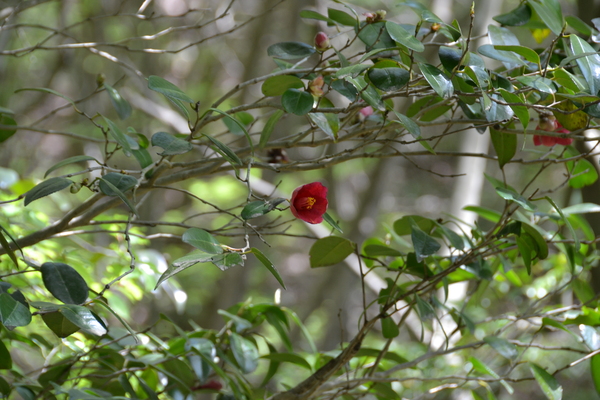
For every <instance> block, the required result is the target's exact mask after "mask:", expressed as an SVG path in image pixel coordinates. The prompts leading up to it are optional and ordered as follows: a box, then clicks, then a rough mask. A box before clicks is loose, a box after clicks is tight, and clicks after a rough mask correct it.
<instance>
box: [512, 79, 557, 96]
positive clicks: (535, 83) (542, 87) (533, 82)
mask: <svg viewBox="0 0 600 400" xmlns="http://www.w3.org/2000/svg"><path fill="white" fill-rule="evenodd" d="M516 80H517V81H519V82H521V83H522V84H523V85H525V86H529V87H532V88H534V89H537V90H539V91H540V92H543V93H548V94H554V93H556V85H555V84H554V82H553V81H552V80H550V79H548V78H544V77H541V76H517V77H516Z"/></svg>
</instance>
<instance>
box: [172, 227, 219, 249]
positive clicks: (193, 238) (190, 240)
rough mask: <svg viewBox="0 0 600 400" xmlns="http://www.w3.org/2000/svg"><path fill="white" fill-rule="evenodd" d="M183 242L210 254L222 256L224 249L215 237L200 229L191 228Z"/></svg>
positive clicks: (185, 233)
mask: <svg viewBox="0 0 600 400" xmlns="http://www.w3.org/2000/svg"><path fill="white" fill-rule="evenodd" d="M181 240H183V242H184V243H187V244H189V245H192V246H194V247H195V248H197V249H199V250H202V251H204V252H205V253H208V254H213V255H214V254H222V253H223V248H222V247H221V244H220V243H219V242H218V241H217V239H215V238H214V236H213V235H211V234H210V233H208V232H206V231H205V230H202V229H199V228H190V229H188V230H187V231H185V232H184V234H183V236H182V238H181Z"/></svg>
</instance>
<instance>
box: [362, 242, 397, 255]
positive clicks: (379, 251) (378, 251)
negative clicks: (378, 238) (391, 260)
mask: <svg viewBox="0 0 600 400" xmlns="http://www.w3.org/2000/svg"><path fill="white" fill-rule="evenodd" d="M363 251H364V253H365V255H367V256H368V257H380V256H386V257H401V256H402V253H400V252H399V251H398V250H396V249H392V248H391V247H389V246H384V245H381V244H368V245H366V246H365V248H364V249H363Z"/></svg>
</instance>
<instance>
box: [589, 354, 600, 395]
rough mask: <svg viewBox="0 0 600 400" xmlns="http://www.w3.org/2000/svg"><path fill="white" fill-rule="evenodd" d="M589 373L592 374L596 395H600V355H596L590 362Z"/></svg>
mask: <svg viewBox="0 0 600 400" xmlns="http://www.w3.org/2000/svg"><path fill="white" fill-rule="evenodd" d="M590 373H591V374H592V380H593V381H594V387H595V388H596V393H597V394H599V395H600V354H596V355H595V356H593V357H592V359H591V360H590Z"/></svg>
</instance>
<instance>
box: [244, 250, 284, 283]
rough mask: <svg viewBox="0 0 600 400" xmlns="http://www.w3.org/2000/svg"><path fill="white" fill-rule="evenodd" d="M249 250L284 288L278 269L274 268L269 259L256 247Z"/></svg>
mask: <svg viewBox="0 0 600 400" xmlns="http://www.w3.org/2000/svg"><path fill="white" fill-rule="evenodd" d="M250 251H251V252H252V254H254V255H255V256H256V258H257V259H258V261H260V262H261V263H262V265H264V266H265V267H266V268H267V269H268V270H269V272H270V273H271V274H272V275H273V276H274V277H275V279H277V282H279V284H280V285H281V287H283V288H284V289H286V287H285V284H284V283H283V279H282V278H281V275H279V271H277V268H275V265H274V264H273V263H272V262H271V260H269V259H268V258H267V256H265V255H264V254H263V253H262V252H261V251H260V250H259V249H257V248H256V247H252V248H251V249H250Z"/></svg>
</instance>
